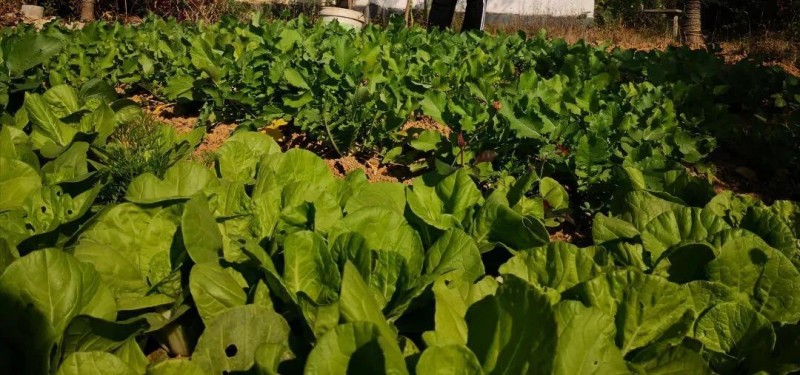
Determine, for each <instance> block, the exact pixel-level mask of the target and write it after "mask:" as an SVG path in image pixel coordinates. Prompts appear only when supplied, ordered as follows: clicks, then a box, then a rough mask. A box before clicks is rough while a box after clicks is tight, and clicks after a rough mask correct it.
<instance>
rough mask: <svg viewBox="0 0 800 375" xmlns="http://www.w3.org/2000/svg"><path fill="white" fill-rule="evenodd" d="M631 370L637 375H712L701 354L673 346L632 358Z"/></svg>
mask: <svg viewBox="0 0 800 375" xmlns="http://www.w3.org/2000/svg"><path fill="white" fill-rule="evenodd" d="M632 362H634V364H632V365H631V370H633V371H632V372H633V373H635V374H648V375H650V374H653V375H674V374H693V375H710V374H712V373H713V372H712V371H711V369H709V368H708V365H707V363H706V360H705V359H703V357H702V356H700V354H699V353H697V352H694V351H691V350H690V349H687V348H685V347H683V346H673V347H669V348H666V349H662V350H656V351H648V350H645V351H643V352H640V353H639V354H637V355H635V356H634V357H633V358H632Z"/></svg>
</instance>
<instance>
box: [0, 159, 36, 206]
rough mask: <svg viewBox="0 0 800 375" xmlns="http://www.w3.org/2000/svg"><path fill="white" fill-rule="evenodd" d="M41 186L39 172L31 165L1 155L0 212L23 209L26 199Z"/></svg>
mask: <svg viewBox="0 0 800 375" xmlns="http://www.w3.org/2000/svg"><path fill="white" fill-rule="evenodd" d="M41 186H42V182H41V180H40V178H39V173H38V172H36V170H34V169H33V168H31V166H30V165H28V164H25V163H23V162H21V161H19V160H11V159H7V158H4V157H0V191H2V192H3V193H2V194H0V212H2V211H6V210H21V209H23V207H24V203H25V200H26V199H27V198H28V197H29V196H30V195H33V194H35V193H36V191H37V190H39V189H40V188H41Z"/></svg>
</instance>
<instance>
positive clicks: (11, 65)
mask: <svg viewBox="0 0 800 375" xmlns="http://www.w3.org/2000/svg"><path fill="white" fill-rule="evenodd" d="M63 46H64V43H63V42H62V41H61V40H59V39H58V38H55V37H53V36H49V35H45V34H43V33H31V34H27V35H24V36H23V37H22V38H21V39H18V40H17V41H16V42H14V43H12V44H11V47H10V48H9V50H8V51H7V52H8V54H7V55H6V56H4V58H5V60H6V66H7V67H8V72H9V73H10V74H11V75H12V76H16V75H20V74H22V73H24V72H25V71H26V70H28V69H31V68H33V67H35V66H37V65H40V64H42V63H44V62H46V61H47V60H48V59H50V58H51V57H53V56H54V55H55V54H57V53H58V51H59V50H61V48H62V47H63Z"/></svg>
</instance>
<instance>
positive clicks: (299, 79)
mask: <svg viewBox="0 0 800 375" xmlns="http://www.w3.org/2000/svg"><path fill="white" fill-rule="evenodd" d="M283 78H284V79H286V82H289V84H290V85H292V86H294V87H297V88H301V89H306V90H310V89H311V87H309V86H308V83H306V80H305V79H303V75H302V74H300V72H298V71H297V70H295V69H294V68H286V70H284V71H283Z"/></svg>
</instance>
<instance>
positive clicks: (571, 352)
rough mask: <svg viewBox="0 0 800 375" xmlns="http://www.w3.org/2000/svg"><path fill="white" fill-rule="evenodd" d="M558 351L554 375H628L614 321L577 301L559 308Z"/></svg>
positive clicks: (557, 317)
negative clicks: (617, 340)
mask: <svg viewBox="0 0 800 375" xmlns="http://www.w3.org/2000/svg"><path fill="white" fill-rule="evenodd" d="M555 318H556V324H557V325H558V347H557V348H556V358H555V361H554V362H555V363H554V365H553V373H554V374H564V375H572V374H603V375H604V374H628V373H629V370H628V368H627V366H626V365H625V360H624V359H623V358H622V352H620V350H619V348H617V347H616V345H614V336H615V335H616V333H617V329H616V325H615V324H614V318H613V317H612V316H610V315H607V314H605V313H603V312H602V311H600V310H599V309H597V308H592V307H586V306H584V305H583V304H582V303H580V302H577V301H564V302H561V303H559V304H558V305H556V308H555Z"/></svg>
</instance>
